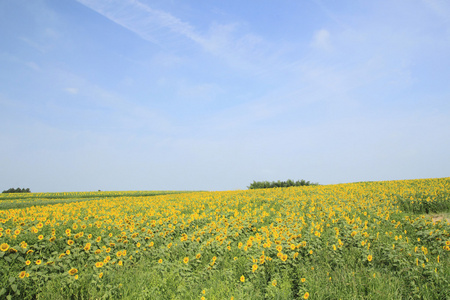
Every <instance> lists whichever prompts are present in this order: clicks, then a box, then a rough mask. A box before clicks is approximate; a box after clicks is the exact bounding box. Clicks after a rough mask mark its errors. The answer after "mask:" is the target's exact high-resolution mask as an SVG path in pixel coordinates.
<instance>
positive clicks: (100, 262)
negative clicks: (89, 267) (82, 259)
mask: <svg viewBox="0 0 450 300" xmlns="http://www.w3.org/2000/svg"><path fill="white" fill-rule="evenodd" d="M95 266H96V267H97V268H101V267H103V262H102V261H99V262H96V263H95Z"/></svg>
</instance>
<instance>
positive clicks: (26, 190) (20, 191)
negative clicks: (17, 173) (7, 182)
mask: <svg viewBox="0 0 450 300" xmlns="http://www.w3.org/2000/svg"><path fill="white" fill-rule="evenodd" d="M2 193H31V191H30V189H29V188H26V189H25V188H23V189H21V188H17V189H15V188H10V189H9V190H5V191H3V192H2Z"/></svg>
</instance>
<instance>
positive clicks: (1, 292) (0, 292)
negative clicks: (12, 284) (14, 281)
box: [0, 288, 6, 296]
mask: <svg viewBox="0 0 450 300" xmlns="http://www.w3.org/2000/svg"><path fill="white" fill-rule="evenodd" d="M5 293H6V289H5V288H2V289H1V290H0V296H3V295H4V294H5Z"/></svg>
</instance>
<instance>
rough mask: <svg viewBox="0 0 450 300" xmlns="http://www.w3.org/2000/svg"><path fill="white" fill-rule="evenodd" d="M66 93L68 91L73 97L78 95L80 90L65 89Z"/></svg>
mask: <svg viewBox="0 0 450 300" xmlns="http://www.w3.org/2000/svg"><path fill="white" fill-rule="evenodd" d="M64 91H66V92H68V93H69V94H72V95H76V94H78V89H77V88H73V87H72V88H70V87H69V88H65V89H64Z"/></svg>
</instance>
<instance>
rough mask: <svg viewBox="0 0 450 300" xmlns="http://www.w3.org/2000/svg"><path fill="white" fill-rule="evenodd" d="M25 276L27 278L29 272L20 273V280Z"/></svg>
mask: <svg viewBox="0 0 450 300" xmlns="http://www.w3.org/2000/svg"><path fill="white" fill-rule="evenodd" d="M25 276H27V272H25V271H22V272H20V274H19V278H20V279H22V278H24V277H25Z"/></svg>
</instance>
